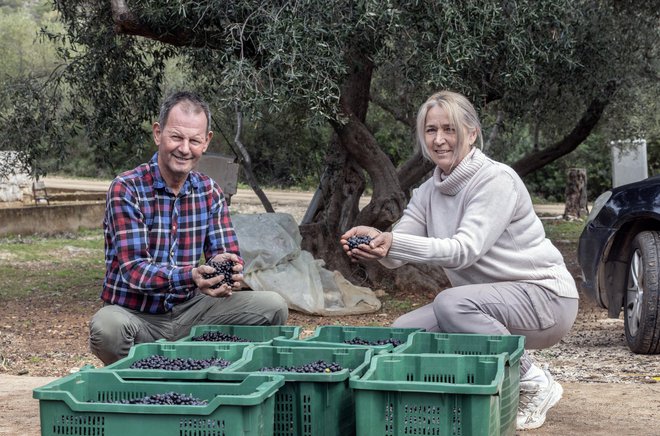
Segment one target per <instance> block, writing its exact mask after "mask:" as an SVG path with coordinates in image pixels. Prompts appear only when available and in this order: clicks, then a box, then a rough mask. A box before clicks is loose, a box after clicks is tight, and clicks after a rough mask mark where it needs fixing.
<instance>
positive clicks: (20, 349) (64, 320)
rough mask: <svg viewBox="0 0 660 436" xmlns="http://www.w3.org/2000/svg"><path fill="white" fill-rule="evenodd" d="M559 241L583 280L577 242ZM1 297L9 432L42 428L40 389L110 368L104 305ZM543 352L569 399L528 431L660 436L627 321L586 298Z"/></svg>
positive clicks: (4, 410) (4, 416)
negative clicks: (103, 347) (99, 315)
mask: <svg viewBox="0 0 660 436" xmlns="http://www.w3.org/2000/svg"><path fill="white" fill-rule="evenodd" d="M47 183H48V182H47ZM267 194H269V196H271V195H272V196H271V201H273V205H274V207H275V209H276V211H278V212H287V213H291V214H292V215H293V216H294V217H295V218H296V219H298V220H299V219H300V218H301V217H302V215H303V214H304V211H305V207H306V205H307V204H308V201H309V194H308V193H307V194H305V195H303V194H301V193H295V194H291V193H289V194H290V195H287V194H286V193H281V194H277V193H267ZM276 194H277V195H276ZM232 208H233V209H234V211H235V212H237V213H254V212H261V210H262V209H261V208H260V206H259V203H258V202H257V201H256V197H254V196H253V195H251V194H250V193H249V192H245V191H239V193H238V194H237V195H236V196H235V197H234V198H233V200H232ZM549 211H550V212H551V210H550V209H548V210H543V211H539V214H541V213H543V214H544V215H546V214H547V213H548V212H549ZM556 214H557V215H559V214H561V211H559V212H556ZM555 244H556V245H557V246H558V247H559V249H560V250H561V251H562V252H563V253H564V256H565V259H566V262H567V264H568V266H569V269H570V270H571V272H572V273H573V275H574V277H575V278H576V281H577V282H578V284H579V283H580V282H581V279H580V271H579V267H578V266H577V263H576V260H575V259H576V258H575V256H576V253H575V249H576V247H575V244H574V243H570V242H569V241H555ZM2 261H3V260H2V259H1V258H0V262H2ZM432 298H433V295H431V294H429V295H405V294H397V295H383V296H382V298H381V299H382V301H383V308H382V309H381V310H380V311H378V312H376V313H372V314H368V315H361V316H346V317H313V316H307V315H304V314H300V313H296V312H293V313H292V314H291V317H290V319H289V324H290V325H299V326H302V327H303V331H304V332H306V333H309V332H310V331H312V330H313V329H314V327H315V326H317V325H326V324H343V325H374V324H379V325H388V324H389V323H391V322H392V320H394V319H395V318H396V317H397V316H398V315H400V314H401V313H402V310H401V309H400V305H397V304H396V302H397V301H398V300H401V299H407V300H409V301H411V302H412V304H413V307H415V306H419V305H422V304H426V303H428V302H430V301H431V300H432ZM0 304H1V305H2V311H0V435H10V436H19V435H38V434H40V427H39V404H38V401H37V400H34V399H32V389H34V388H36V387H39V386H42V385H44V384H46V383H48V382H49V381H51V380H55V379H56V378H58V377H62V376H64V375H66V374H68V373H70V372H72V371H76V370H77V369H78V368H80V367H81V366H83V365H86V364H91V365H94V366H97V367H98V366H101V363H100V361H98V360H97V359H96V358H95V357H94V356H92V355H91V354H90V353H89V352H88V350H87V331H88V330H87V328H88V327H87V326H88V321H89V318H90V317H91V315H92V314H93V313H94V311H95V310H96V309H97V308H98V307H99V302H98V301H97V300H89V301H79V300H77V299H76V296H75V295H74V294H73V293H71V292H69V293H67V292H63V293H62V294H61V296H60V298H59V300H58V301H52V298H48V299H46V298H39V297H38V294H35V296H33V297H30V298H28V299H24V300H9V301H2V302H0ZM534 355H535V357H536V359H537V360H538V361H539V362H540V363H542V364H547V365H549V368H550V371H551V372H552V373H553V374H554V375H555V378H556V379H557V380H558V381H559V382H561V384H562V386H563V387H564V397H563V400H562V401H561V402H560V403H559V404H558V405H557V406H556V407H555V408H553V409H552V410H551V411H550V413H549V414H548V417H547V421H546V424H545V425H544V426H543V427H542V428H541V429H539V430H534V431H528V432H524V433H521V434H525V435H640V436H641V435H660V384H658V381H659V380H660V358H659V357H658V356H643V355H635V354H633V353H631V352H630V351H629V350H628V348H627V347H626V344H625V338H624V335H623V320H622V319H616V320H612V319H608V318H606V313H605V311H604V310H601V309H598V308H596V307H594V305H593V304H592V303H591V302H589V301H588V300H586V299H584V298H583V299H582V300H581V302H580V312H579V315H578V319H577V321H576V323H575V325H574V327H573V329H572V331H571V333H570V334H569V335H567V336H566V337H565V338H564V340H562V342H561V343H560V344H557V345H556V346H554V347H552V348H550V349H547V350H542V351H536V352H534Z"/></svg>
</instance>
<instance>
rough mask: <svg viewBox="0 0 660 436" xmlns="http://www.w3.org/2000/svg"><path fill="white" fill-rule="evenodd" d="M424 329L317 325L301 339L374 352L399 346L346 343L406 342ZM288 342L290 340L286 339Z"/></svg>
mask: <svg viewBox="0 0 660 436" xmlns="http://www.w3.org/2000/svg"><path fill="white" fill-rule="evenodd" d="M419 331H422V329H419V328H396V327H356V326H336V325H332V326H330V325H324V326H320V327H317V328H316V330H315V331H314V334H313V335H312V336H310V337H307V338H304V339H301V341H302V342H310V343H311V342H314V343H315V344H316V346H319V345H320V346H337V345H340V346H342V347H369V348H371V349H373V350H374V353H379V352H383V351H392V350H394V349H396V348H397V347H394V346H393V345H392V344H386V345H352V344H346V343H345V342H344V341H348V340H351V339H355V338H360V339H364V340H365V341H377V340H382V339H397V340H399V341H401V342H402V344H403V343H405V342H406V340H407V339H408V336H409V335H410V334H412V333H414V332H419ZM286 342H288V341H286ZM275 344H277V345H283V344H284V342H283V341H278V342H276V343H274V345H275ZM400 346H401V345H399V347H400Z"/></svg>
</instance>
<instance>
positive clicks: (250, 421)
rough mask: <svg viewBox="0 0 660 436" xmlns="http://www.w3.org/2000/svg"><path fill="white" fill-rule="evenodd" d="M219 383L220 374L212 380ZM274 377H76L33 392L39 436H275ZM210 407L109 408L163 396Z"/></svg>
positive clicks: (101, 373) (102, 374)
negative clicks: (203, 402) (198, 401)
mask: <svg viewBox="0 0 660 436" xmlns="http://www.w3.org/2000/svg"><path fill="white" fill-rule="evenodd" d="M216 378H218V374H216ZM283 384H284V379H283V377H281V376H279V375H276V374H248V375H244V374H243V375H241V377H236V376H235V375H234V376H228V377H225V378H224V379H218V380H215V381H209V380H204V381H200V380H195V381H185V382H163V381H154V380H147V381H145V380H139V381H138V380H125V379H122V378H121V377H120V376H119V375H118V374H117V373H115V372H112V371H80V372H77V373H75V374H72V375H70V376H67V377H64V378H62V379H58V380H55V381H53V382H51V383H49V384H47V385H45V386H43V387H41V388H37V389H34V391H33V397H34V398H36V399H38V400H39V414H40V420H41V434H42V436H51V435H90V436H91V435H94V436H114V435H121V436H145V435H159V436H170V435H171V436H199V435H205V436H210V435H212V436H234V435H244V434H249V435H260V436H262V435H263V436H269V435H272V434H273V429H272V423H273V411H274V409H273V406H274V400H275V392H276V391H277V389H278V388H280V387H281V386H282V385H283ZM171 391H174V392H179V393H184V394H186V395H192V396H194V397H197V398H199V399H202V400H206V401H208V404H206V405H204V406H187V405H186V406H182V405H178V406H174V405H143V404H112V403H102V402H99V401H119V400H130V399H135V398H141V397H144V396H147V395H153V394H158V393H166V392H171Z"/></svg>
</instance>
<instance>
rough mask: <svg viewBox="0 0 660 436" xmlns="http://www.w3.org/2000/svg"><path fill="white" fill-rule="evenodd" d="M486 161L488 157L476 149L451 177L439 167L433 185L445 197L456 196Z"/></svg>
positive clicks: (434, 172) (435, 172)
mask: <svg viewBox="0 0 660 436" xmlns="http://www.w3.org/2000/svg"><path fill="white" fill-rule="evenodd" d="M485 161H486V155H485V154H483V152H482V151H481V150H479V149H478V148H476V147H473V148H472V151H470V153H468V154H467V156H465V157H464V158H463V160H462V161H461V162H460V163H459V164H458V166H456V168H454V169H453V171H452V172H451V173H449V175H446V174H444V173H443V172H442V170H441V169H440V168H439V167H436V168H435V170H434V171H433V183H434V184H435V187H436V188H438V189H439V190H440V192H442V193H443V194H445V195H452V196H453V195H456V194H458V193H459V192H460V191H461V189H463V188H464V187H465V185H466V184H467V183H468V181H470V179H471V178H472V176H474V175H475V174H476V172H477V171H479V168H481V166H482V165H483V164H484V162H485Z"/></svg>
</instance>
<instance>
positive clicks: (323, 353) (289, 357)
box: [209, 346, 373, 436]
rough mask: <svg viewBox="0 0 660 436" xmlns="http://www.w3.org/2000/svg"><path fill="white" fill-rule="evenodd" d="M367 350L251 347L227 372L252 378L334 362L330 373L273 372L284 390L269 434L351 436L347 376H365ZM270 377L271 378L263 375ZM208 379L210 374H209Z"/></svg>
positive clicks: (368, 358) (369, 353)
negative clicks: (336, 368)
mask: <svg viewBox="0 0 660 436" xmlns="http://www.w3.org/2000/svg"><path fill="white" fill-rule="evenodd" d="M372 354H373V351H372V350H371V349H369V348H364V347H363V348H358V347H354V348H328V347H321V348H314V347H294V346H292V347H273V346H256V347H254V348H250V349H247V350H246V352H245V354H244V357H243V359H242V360H241V361H239V362H236V364H234V365H232V367H231V368H228V369H227V371H226V372H231V371H237V372H254V371H260V370H261V368H264V367H275V366H300V365H304V364H306V363H310V362H314V361H317V360H324V361H326V362H328V363H330V362H336V363H338V364H339V365H341V366H342V368H344V369H342V370H341V371H337V372H333V373H295V372H277V373H276V374H281V375H283V376H284V380H285V383H284V386H282V387H281V388H280V389H279V391H278V392H277V394H275V417H274V421H273V422H274V428H273V432H274V433H273V434H274V435H276V436H285V435H291V436H340V435H341V436H350V435H354V434H355V410H354V399H353V390H352V389H351V388H350V387H349V379H350V377H351V376H355V375H359V374H361V373H362V372H364V371H365V370H366V369H367V368H368V366H369V362H370V361H371V356H372ZM267 374H270V373H267ZM209 377H213V373H212V372H210V373H209Z"/></svg>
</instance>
